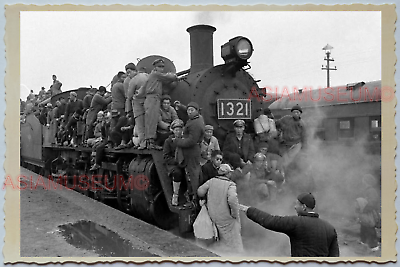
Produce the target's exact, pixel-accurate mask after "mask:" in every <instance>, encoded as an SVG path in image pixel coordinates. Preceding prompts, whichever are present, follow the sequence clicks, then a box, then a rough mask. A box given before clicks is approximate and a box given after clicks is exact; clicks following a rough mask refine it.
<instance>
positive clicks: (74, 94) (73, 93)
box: [69, 92, 78, 96]
mask: <svg viewBox="0 0 400 267" xmlns="http://www.w3.org/2000/svg"><path fill="white" fill-rule="evenodd" d="M69 95H73V96H78V94H77V93H75V92H71V93H69Z"/></svg>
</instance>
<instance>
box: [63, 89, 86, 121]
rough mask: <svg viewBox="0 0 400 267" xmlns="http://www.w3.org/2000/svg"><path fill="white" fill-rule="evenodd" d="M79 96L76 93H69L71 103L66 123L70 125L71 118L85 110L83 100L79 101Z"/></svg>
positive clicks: (66, 110) (66, 111)
mask: <svg viewBox="0 0 400 267" xmlns="http://www.w3.org/2000/svg"><path fill="white" fill-rule="evenodd" d="M77 97H78V94H77V93H76V92H71V93H69V98H70V100H69V102H68V104H67V107H66V109H65V118H64V119H65V121H66V122H67V123H68V121H69V119H70V118H71V116H72V115H73V114H74V113H75V112H76V111H77V110H79V109H80V110H82V109H83V102H82V100H80V99H78V98H77Z"/></svg>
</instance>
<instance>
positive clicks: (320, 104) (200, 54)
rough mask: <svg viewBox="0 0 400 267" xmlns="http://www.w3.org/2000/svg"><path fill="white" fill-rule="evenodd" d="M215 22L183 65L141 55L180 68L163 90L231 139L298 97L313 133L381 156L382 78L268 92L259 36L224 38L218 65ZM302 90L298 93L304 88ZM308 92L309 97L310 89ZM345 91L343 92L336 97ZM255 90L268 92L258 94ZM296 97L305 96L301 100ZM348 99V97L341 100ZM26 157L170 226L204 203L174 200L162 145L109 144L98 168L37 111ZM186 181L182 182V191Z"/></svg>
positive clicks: (197, 29) (24, 145) (198, 30)
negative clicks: (256, 42) (253, 67)
mask: <svg viewBox="0 0 400 267" xmlns="http://www.w3.org/2000/svg"><path fill="white" fill-rule="evenodd" d="M215 31H216V29H215V28H214V27H212V26H208V25H196V26H192V27H189V28H188V29H187V32H188V33H189V35H190V54H191V66H190V68H189V69H187V70H182V71H180V72H176V68H175V66H174V64H173V62H172V61H171V60H170V59H168V58H166V57H163V56H158V55H150V56H147V57H145V58H143V59H141V60H140V61H139V62H138V63H137V68H138V69H144V70H146V72H148V73H150V71H151V69H152V62H153V61H154V60H155V59H157V58H163V59H164V62H165V71H166V72H174V73H176V74H177V76H178V81H176V82H172V83H170V84H168V85H165V86H164V87H163V91H164V93H166V94H169V95H170V96H171V98H172V101H171V103H177V104H176V108H178V107H179V106H181V105H180V104H178V103H181V104H182V105H185V104H187V103H189V102H191V101H195V102H197V103H198V104H199V106H200V113H201V114H202V116H203V118H204V121H205V124H210V125H212V126H213V127H214V136H216V137H217V138H218V140H219V142H220V146H221V147H222V146H223V142H224V140H225V137H226V135H227V134H228V133H229V132H230V131H232V130H233V121H234V120H236V119H243V120H244V121H245V122H246V124H247V127H246V131H248V132H250V133H252V131H254V128H253V120H254V119H255V118H256V117H257V115H256V114H259V111H260V110H264V109H265V108H267V107H269V108H270V109H271V111H272V113H273V114H274V116H275V118H276V119H279V118H280V117H282V116H284V115H286V114H289V113H290V109H291V107H292V106H293V105H295V104H299V105H300V106H301V107H302V108H303V114H302V117H303V118H304V120H305V122H306V125H308V127H309V128H310V129H313V132H312V136H313V137H316V138H318V139H319V140H323V141H324V142H325V143H326V144H328V145H329V144H332V145H334V144H337V143H338V142H341V143H348V142H356V141H357V140H359V139H363V140H366V142H365V143H367V144H368V151H369V152H371V153H373V154H376V155H379V156H380V148H381V116H380V115H381V109H380V107H381V83H380V81H375V82H369V83H363V82H362V83H355V84H348V85H346V86H344V87H340V88H324V89H323V90H322V91H321V90H319V91H318V90H314V91H313V92H311V91H306V90H303V91H298V92H295V93H293V94H291V95H288V96H287V97H282V98H279V99H277V97H278V96H276V95H275V96H272V97H271V96H268V95H267V94H268V92H265V88H260V87H259V86H258V85H257V82H258V81H257V80H255V79H254V78H253V77H252V76H251V75H250V74H249V73H248V69H249V68H250V64H249V61H248V60H249V59H250V57H251V56H252V53H253V44H252V43H251V41H250V40H249V39H247V38H246V37H242V36H237V37H235V38H232V39H230V40H229V41H228V42H226V43H225V44H223V45H222V46H221V56H222V58H223V59H224V61H225V62H224V64H221V65H217V66H214V63H213V34H214V32H215ZM88 90H89V88H78V89H75V90H70V91H66V92H63V93H60V94H58V95H55V96H53V97H52V98H51V100H50V101H51V103H52V104H53V106H54V104H55V102H56V101H57V100H58V99H59V98H61V97H64V98H65V99H67V98H68V95H69V93H70V92H72V91H74V92H76V93H77V95H78V99H83V97H84V96H85V95H86V92H87V91H88ZM296 94H297V95H296ZM306 95H308V98H307V97H306ZM332 95H334V96H338V95H339V96H340V97H339V98H335V97H333V98H332ZM255 96H264V97H261V99H260V98H259V97H255ZM296 97H298V99H297V100H296ZM343 99H347V101H345V102H343V101H340V100H343ZM177 112H178V116H179V117H180V118H181V119H182V120H183V121H186V120H187V119H188V117H187V114H186V111H185V109H182V108H178V109H177ZM77 128H78V129H77V134H78V137H79V136H80V137H82V135H83V133H84V124H83V123H78V127H77ZM20 131H21V147H20V153H21V165H22V166H25V167H28V168H30V169H33V170H34V171H36V172H37V173H40V174H41V175H44V176H46V177H48V176H50V177H51V178H52V179H56V180H58V181H59V182H62V183H65V185H67V186H69V187H71V188H74V189H76V190H78V191H81V192H82V193H83V194H86V195H88V196H91V197H94V198H95V199H98V200H99V201H104V202H105V201H109V200H113V201H116V203H118V207H119V208H120V209H121V210H123V211H125V212H128V213H130V214H132V215H133V216H135V217H137V218H140V219H143V220H145V221H147V222H149V223H152V224H155V225H157V226H159V227H160V228H162V229H171V228H173V227H176V226H178V225H179V232H180V233H186V232H190V231H191V229H192V224H193V222H194V220H195V218H196V214H197V211H198V207H196V206H184V205H182V204H183V196H182V195H183V194H180V198H181V199H180V200H181V201H180V205H178V206H172V205H171V201H170V200H171V198H172V179H171V177H168V174H167V171H166V168H165V165H164V160H163V154H162V151H158V150H137V149H133V148H129V149H123V150H114V149H106V150H105V158H104V161H103V162H102V166H101V168H100V169H99V170H98V171H96V172H90V171H89V169H90V165H91V162H90V153H91V148H88V147H84V146H78V147H67V146H59V145H56V144H55V134H56V128H55V127H54V125H51V126H50V127H49V128H48V127H46V126H43V125H41V124H40V123H39V121H38V119H37V118H36V116H35V115H34V114H29V115H27V116H26V119H25V120H24V121H23V122H21V128H20ZM184 190H185V187H181V193H183V191H184Z"/></svg>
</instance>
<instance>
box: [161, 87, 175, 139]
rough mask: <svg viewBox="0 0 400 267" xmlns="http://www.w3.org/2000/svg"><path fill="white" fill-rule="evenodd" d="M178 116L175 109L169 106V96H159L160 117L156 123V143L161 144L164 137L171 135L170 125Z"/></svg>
mask: <svg viewBox="0 0 400 267" xmlns="http://www.w3.org/2000/svg"><path fill="white" fill-rule="evenodd" d="M176 119H179V118H178V114H177V113H176V110H175V109H174V108H173V107H171V97H170V96H169V95H163V96H162V97H161V108H160V117H159V120H158V125H157V145H163V144H164V141H165V139H167V138H168V136H170V135H171V131H170V125H171V123H172V122H173V121H174V120H176Z"/></svg>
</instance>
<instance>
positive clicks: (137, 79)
mask: <svg viewBox="0 0 400 267" xmlns="http://www.w3.org/2000/svg"><path fill="white" fill-rule="evenodd" d="M148 78H149V75H148V74H147V73H146V72H145V71H144V68H139V72H137V73H136V75H135V76H134V77H133V78H131V80H130V81H129V87H128V92H127V96H126V99H127V102H126V103H127V104H126V106H125V108H126V111H127V112H128V113H130V112H132V111H133V116H134V121H135V132H136V133H137V139H138V140H137V143H138V144H139V149H145V148H146V142H145V137H144V130H145V126H144V116H145V115H144V114H145V111H144V101H145V99H146V92H145V85H146V82H147V79H148ZM129 100H130V101H131V102H129ZM129 103H131V104H129Z"/></svg>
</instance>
